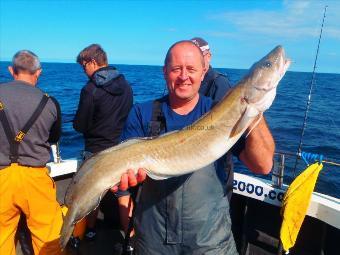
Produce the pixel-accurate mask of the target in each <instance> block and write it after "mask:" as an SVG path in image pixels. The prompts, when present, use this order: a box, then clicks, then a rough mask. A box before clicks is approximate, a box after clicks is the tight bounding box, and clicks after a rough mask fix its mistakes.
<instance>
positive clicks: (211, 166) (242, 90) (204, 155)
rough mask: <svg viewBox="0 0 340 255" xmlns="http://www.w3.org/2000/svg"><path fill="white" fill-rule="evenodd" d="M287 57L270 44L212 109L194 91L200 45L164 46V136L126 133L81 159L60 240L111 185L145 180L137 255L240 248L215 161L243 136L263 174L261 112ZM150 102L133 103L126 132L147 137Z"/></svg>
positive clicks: (268, 150)
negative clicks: (114, 144) (166, 90)
mask: <svg viewBox="0 0 340 255" xmlns="http://www.w3.org/2000/svg"><path fill="white" fill-rule="evenodd" d="M289 64H290V61H289V60H288V59H286V57H285V52H284V49H283V48H282V47H281V46H277V47H276V48H275V49H273V50H272V51H271V52H270V53H269V54H267V55H266V56H265V57H264V58H262V59H261V60H260V61H258V62H256V63H255V64H254V65H253V66H252V68H251V69H250V70H249V72H248V74H247V75H246V76H245V77H244V78H243V79H242V80H241V81H240V82H238V84H237V85H236V86H235V87H233V89H232V90H231V91H230V92H229V93H228V94H227V95H226V96H225V97H224V98H223V99H222V100H221V101H220V102H219V103H218V104H217V105H215V106H214V107H213V108H212V101H211V99H209V98H207V97H204V96H200V95H199V94H198V90H199V87H200V84H201V81H202V79H203V75H204V70H205V65H204V60H203V55H202V52H201V50H200V49H199V48H198V47H197V45H195V44H194V43H193V42H192V41H181V42H177V43H175V44H174V45H173V46H171V47H170V49H169V51H168V53H167V55H166V58H165V62H164V68H163V72H164V78H165V80H166V83H167V86H168V90H169V95H168V96H166V97H164V98H162V99H161V100H158V101H160V103H161V110H162V114H163V118H164V122H165V128H164V132H166V133H167V134H165V135H161V136H159V137H154V138H151V139H148V138H134V139H129V140H128V141H125V142H123V143H121V144H119V145H117V146H114V147H112V148H109V149H106V150H104V151H102V152H99V153H98V154H96V155H94V156H93V157H91V158H89V159H88V160H86V161H85V162H84V164H83V165H82V166H81V167H80V169H79V170H78V172H77V173H76V175H75V176H74V178H73V180H72V182H71V184H70V186H69V188H68V190H67V193H66V196H65V205H66V206H67V207H68V209H69V210H68V212H67V215H66V216H65V218H64V223H63V227H62V231H61V246H62V247H63V248H64V247H65V246H66V244H67V242H68V240H69V238H70V236H71V235H72V231H73V229H74V225H75V223H76V222H78V221H79V220H81V219H82V218H83V217H85V216H86V215H87V214H88V213H90V212H91V211H92V210H94V209H95V208H96V207H97V206H98V204H99V202H100V200H101V198H102V197H103V195H104V194H105V193H106V192H107V191H108V190H109V189H110V188H112V187H114V188H112V189H113V190H118V187H117V186H118V184H119V183H120V189H121V190H126V189H127V188H128V187H129V186H135V185H136V184H137V183H138V182H142V181H143V182H144V184H143V189H142V192H141V194H140V199H139V200H140V201H139V203H138V205H137V207H136V208H137V209H136V214H135V222H134V223H135V224H134V230H135V244H134V246H135V252H136V254H237V251H236V247H235V242H234V239H233V236H232V233H231V223H230V215H229V202H228V199H226V198H225V195H226V192H225V182H224V179H223V178H224V174H225V173H224V168H221V167H220V164H219V158H221V157H222V155H224V154H225V153H226V152H227V151H229V150H230V149H232V147H233V145H234V144H235V143H236V142H237V141H238V140H239V139H240V138H241V137H242V135H243V134H246V135H245V136H244V137H245V140H244V144H243V146H242V144H241V145H238V146H236V147H239V150H238V152H239V153H238V155H239V158H240V159H241V160H242V161H243V163H244V164H245V165H246V166H247V167H248V168H249V169H251V170H252V171H253V172H255V173H263V174H267V173H269V172H270V170H271V167H272V160H273V154H274V147H275V145H274V141H273V138H272V136H271V134H270V131H269V129H268V127H267V124H266V122H265V121H264V119H263V118H262V113H263V112H264V111H265V110H267V109H268V108H269V107H270V105H271V104H272V102H273V100H274V98H275V95H276V87H277V85H278V83H279V81H280V80H281V78H282V77H283V75H284V74H285V72H286V70H287V69H288V67H289ZM152 108H153V102H146V103H143V104H137V105H135V106H134V107H133V109H132V110H131V112H130V114H129V117H128V120H127V123H126V125H125V128H124V131H123V135H122V136H123V138H124V139H126V138H131V137H145V136H148V135H149V133H150V130H149V129H150V127H152V125H150V122H151V120H152ZM151 124H152V123H151ZM171 131H172V132H171ZM241 139H242V138H241ZM139 168H140V169H139ZM128 169H130V170H128ZM137 173H138V174H137ZM145 174H147V175H148V177H150V178H146V177H145ZM135 175H136V176H135Z"/></svg>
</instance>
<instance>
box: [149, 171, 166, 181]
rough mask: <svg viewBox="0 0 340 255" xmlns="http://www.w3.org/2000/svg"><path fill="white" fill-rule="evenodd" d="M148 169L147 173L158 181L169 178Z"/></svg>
mask: <svg viewBox="0 0 340 255" xmlns="http://www.w3.org/2000/svg"><path fill="white" fill-rule="evenodd" d="M145 171H146V174H147V175H148V176H149V177H150V178H151V179H153V180H156V181H161V180H165V179H168V178H169V176H165V175H157V174H154V173H152V172H151V171H149V170H148V169H145Z"/></svg>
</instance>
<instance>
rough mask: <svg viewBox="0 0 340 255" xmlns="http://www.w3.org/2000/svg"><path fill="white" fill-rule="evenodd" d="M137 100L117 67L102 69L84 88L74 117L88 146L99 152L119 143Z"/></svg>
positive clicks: (90, 150) (77, 129)
mask: <svg viewBox="0 0 340 255" xmlns="http://www.w3.org/2000/svg"><path fill="white" fill-rule="evenodd" d="M132 104H133V94H132V89H131V87H130V85H129V84H128V82H127V81H126V80H125V78H124V76H123V75H122V74H120V73H119V72H118V71H117V70H116V69H115V68H114V67H104V68H100V69H98V70H97V71H96V72H95V73H94V74H93V75H92V77H91V79H90V80H89V81H88V82H87V84H86V85H85V86H84V87H83V88H82V90H81V94H80V100H79V105H78V110H77V113H76V116H75V119H74V121H73V127H74V129H75V130H76V131H78V132H80V133H82V134H83V135H84V140H85V150H86V151H89V152H92V153H97V152H100V151H102V150H104V149H107V148H109V147H111V146H113V145H116V144H117V143H119V137H120V134H121V132H122V129H123V127H124V123H125V120H126V118H127V116H128V114H129V111H130V109H131V107H132Z"/></svg>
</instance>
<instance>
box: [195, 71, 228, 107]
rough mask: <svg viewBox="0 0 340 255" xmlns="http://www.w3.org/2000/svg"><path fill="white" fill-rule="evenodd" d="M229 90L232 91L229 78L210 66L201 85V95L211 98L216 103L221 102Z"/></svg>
mask: <svg viewBox="0 0 340 255" xmlns="http://www.w3.org/2000/svg"><path fill="white" fill-rule="evenodd" d="M229 89H231V84H230V82H229V80H228V77H227V76H226V75H224V74H222V73H219V72H217V71H216V70H214V69H213V68H212V67H211V66H209V69H208V71H207V73H206V74H205V76H204V79H203V81H202V83H201V87H200V90H199V93H200V94H202V95H204V96H207V97H211V98H212V100H214V101H220V100H221V99H222V98H223V97H224V95H225V94H226V92H227V91H229Z"/></svg>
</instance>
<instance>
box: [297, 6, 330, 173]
mask: <svg viewBox="0 0 340 255" xmlns="http://www.w3.org/2000/svg"><path fill="white" fill-rule="evenodd" d="M327 7H328V6H327V5H326V6H325V10H324V13H323V19H322V24H321V29H320V35H319V41H318V47H317V49H316V55H315V59H314V67H313V73H312V80H311V83H310V87H309V95H308V100H307V105H306V111H305V117H304V120H303V125H302V130H301V135H300V143H299V147H298V150H297V153H296V155H297V157H296V160H295V165H294V171H293V173H294V176H296V174H295V170H296V166H297V162H298V159H299V158H300V157H301V148H302V139H303V136H304V133H305V129H306V126H307V114H308V111H309V107H310V104H311V98H312V90H313V86H314V83H315V69H316V62H317V60H318V55H319V48H320V42H321V36H322V30H323V24H324V22H325V17H326V11H327Z"/></svg>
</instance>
